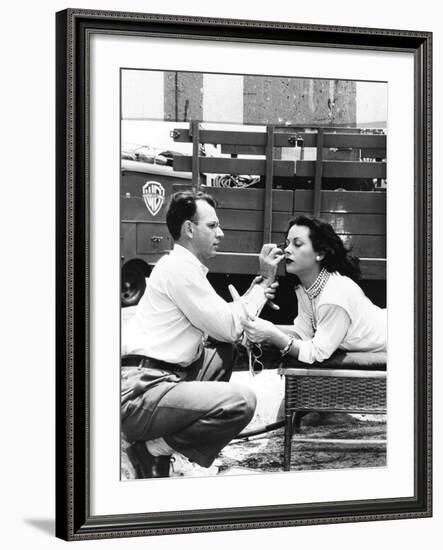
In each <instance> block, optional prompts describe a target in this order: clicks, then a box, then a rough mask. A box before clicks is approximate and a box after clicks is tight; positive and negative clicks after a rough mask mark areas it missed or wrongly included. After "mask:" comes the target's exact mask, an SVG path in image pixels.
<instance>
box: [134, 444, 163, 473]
mask: <svg viewBox="0 0 443 550" xmlns="http://www.w3.org/2000/svg"><path fill="white" fill-rule="evenodd" d="M127 453H128V457H129V460H130V461H131V462H132V465H133V466H134V468H135V472H136V474H137V479H146V478H150V477H169V462H170V458H171V457H170V456H152V455H151V453H150V452H149V451H148V449H147V448H146V443H145V442H144V441H135V442H134V443H133V444H132V445H130V446H129V447H128V449H127Z"/></svg>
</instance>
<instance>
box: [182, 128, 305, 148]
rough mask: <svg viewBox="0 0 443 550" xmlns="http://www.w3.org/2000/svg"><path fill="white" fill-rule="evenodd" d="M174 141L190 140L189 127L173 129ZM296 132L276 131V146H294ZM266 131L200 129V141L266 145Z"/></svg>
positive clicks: (221, 143)
mask: <svg viewBox="0 0 443 550" xmlns="http://www.w3.org/2000/svg"><path fill="white" fill-rule="evenodd" d="M173 134H174V141H178V142H185V143H186V142H190V141H192V137H191V135H190V133H189V130H188V129H184V128H177V129H175V130H173ZM293 135H295V134H283V133H276V134H275V139H274V147H294V146H295V144H293V141H292V140H291V137H292V136H293ZM266 140H267V137H266V132H242V131H237V132H236V131H223V130H200V143H213V144H217V145H253V146H259V147H266Z"/></svg>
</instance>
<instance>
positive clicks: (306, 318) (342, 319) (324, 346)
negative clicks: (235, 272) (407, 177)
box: [244, 216, 387, 363]
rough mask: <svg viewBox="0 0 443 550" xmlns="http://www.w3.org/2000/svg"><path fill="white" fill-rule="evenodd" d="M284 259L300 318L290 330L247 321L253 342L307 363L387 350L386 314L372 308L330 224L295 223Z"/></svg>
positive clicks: (355, 265)
mask: <svg viewBox="0 0 443 550" xmlns="http://www.w3.org/2000/svg"><path fill="white" fill-rule="evenodd" d="M284 254H285V262H286V272H287V273H289V274H292V275H295V276H296V277H297V285H296V288H295V293H296V295H297V300H298V315H297V317H296V319H294V325H293V326H290V327H279V326H276V325H274V324H273V323H271V322H269V321H266V320H264V319H260V318H253V319H251V318H248V319H247V320H246V321H245V322H244V328H245V333H246V335H247V337H248V339H249V340H250V341H251V342H256V343H260V342H265V341H266V342H269V343H271V344H273V345H274V346H276V347H277V348H279V349H280V351H281V353H282V355H286V354H289V355H291V356H293V357H297V358H298V359H299V361H303V362H304V363H314V362H321V361H324V360H325V359H328V358H329V357H330V356H331V355H332V353H334V351H335V350H337V349H342V350H346V351H385V350H386V338H387V316H386V309H381V308H379V307H377V306H376V305H374V304H373V303H372V302H371V301H370V300H369V298H367V296H366V295H365V294H364V292H363V290H362V289H361V288H360V286H359V285H358V284H357V282H356V281H357V280H358V279H359V276H360V271H359V268H358V262H357V260H356V259H355V258H352V257H350V256H348V253H347V251H346V249H345V247H344V246H343V242H342V240H341V239H340V237H339V236H338V235H337V234H336V233H335V232H334V230H333V228H332V226H331V225H330V224H328V223H324V222H322V221H320V220H317V219H313V218H307V217H305V216H300V217H298V218H295V219H294V220H292V221H291V222H290V224H289V231H288V234H287V238H286V247H285V249H284Z"/></svg>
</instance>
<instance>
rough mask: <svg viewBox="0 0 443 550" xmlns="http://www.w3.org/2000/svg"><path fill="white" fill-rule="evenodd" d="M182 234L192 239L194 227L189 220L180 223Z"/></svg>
mask: <svg viewBox="0 0 443 550" xmlns="http://www.w3.org/2000/svg"><path fill="white" fill-rule="evenodd" d="M182 235H183V236H185V237H188V239H192V237H193V235H194V227H193V225H192V222H191V220H185V221H184V222H183V225H182Z"/></svg>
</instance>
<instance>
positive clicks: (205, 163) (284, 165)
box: [173, 156, 294, 178]
mask: <svg viewBox="0 0 443 550" xmlns="http://www.w3.org/2000/svg"><path fill="white" fill-rule="evenodd" d="M173 168H174V170H178V171H179V172H189V171H190V170H191V169H192V157H188V156H182V157H174V161H173ZM200 171H201V172H202V173H206V174H252V175H264V174H265V173H266V161H265V160H262V159H231V158H221V157H200ZM274 175H276V176H281V177H285V178H289V177H291V176H293V175H294V162H292V161H290V160H275V161H274Z"/></svg>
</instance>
